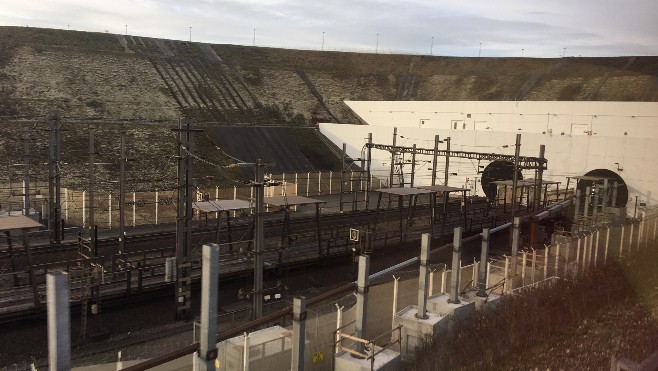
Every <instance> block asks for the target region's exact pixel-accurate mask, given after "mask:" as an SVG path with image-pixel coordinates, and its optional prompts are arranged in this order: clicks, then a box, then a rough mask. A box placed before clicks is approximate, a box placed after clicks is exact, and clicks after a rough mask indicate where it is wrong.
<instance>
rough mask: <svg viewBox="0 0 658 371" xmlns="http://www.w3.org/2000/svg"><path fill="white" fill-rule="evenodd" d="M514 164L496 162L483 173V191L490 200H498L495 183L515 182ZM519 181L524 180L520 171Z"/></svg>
mask: <svg viewBox="0 0 658 371" xmlns="http://www.w3.org/2000/svg"><path fill="white" fill-rule="evenodd" d="M513 178H514V163H512V162H508V161H494V162H492V163H490V164H489V165H487V167H485V168H484V171H482V179H481V184H482V191H484V194H485V195H486V196H487V198H489V199H494V198H496V185H495V184H494V183H493V182H494V181H497V180H513ZM518 179H519V180H520V179H523V174H521V171H520V170H519V171H518Z"/></svg>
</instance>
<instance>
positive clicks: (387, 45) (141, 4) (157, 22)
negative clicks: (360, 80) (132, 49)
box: [0, 0, 658, 57]
mask: <svg viewBox="0 0 658 371" xmlns="http://www.w3.org/2000/svg"><path fill="white" fill-rule="evenodd" d="M657 15H658V1H657V0H506V1H496V0H434V1H431V0H412V1H395V0H362V1H353V2H350V1H344V0H317V1H314V0H306V1H301V0H157V1H156V0H130V1H129V0H111V1H110V0H2V1H0V25H15V26H34V27H48V28H60V29H67V28H68V27H70V29H75V30H82V31H98V32H106V31H107V32H110V33H121V34H123V33H125V31H126V25H127V28H128V34H131V35H140V36H148V37H158V38H166V39H178V40H188V39H189V37H190V27H192V29H191V34H192V40H193V41H201V42H208V43H215V44H242V45H252V44H253V43H254V29H255V44H256V45H257V46H274V47H286V48H300V49H301V48H303V49H318V50H319V49H321V48H323V33H324V49H325V50H345V51H369V52H375V51H376V50H377V51H378V52H380V53H394V52H403V53H414V54H430V52H431V53H432V54H433V55H450V56H478V54H479V53H481V56H483V57H505V56H521V54H522V53H523V54H524V55H525V56H526V57H558V56H561V55H562V53H563V52H564V51H565V50H564V48H566V55H567V56H578V55H582V56H618V55H658V20H657V19H656V16H657ZM378 34H379V36H378ZM432 38H433V40H432ZM480 43H481V49H480ZM522 49H524V50H523V51H522Z"/></svg>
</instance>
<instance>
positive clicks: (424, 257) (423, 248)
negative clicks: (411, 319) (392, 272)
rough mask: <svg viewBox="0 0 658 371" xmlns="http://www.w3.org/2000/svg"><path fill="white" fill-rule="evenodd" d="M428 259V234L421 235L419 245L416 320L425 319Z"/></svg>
mask: <svg viewBox="0 0 658 371" xmlns="http://www.w3.org/2000/svg"><path fill="white" fill-rule="evenodd" d="M429 258H430V234H429V233H423V235H422V236H421V243H420V274H419V276H418V311H417V312H416V318H420V319H427V318H428V316H427V276H428V273H429V270H428V269H427V261H428V260H429Z"/></svg>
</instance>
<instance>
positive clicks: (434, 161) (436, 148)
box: [432, 38, 439, 186]
mask: <svg viewBox="0 0 658 371" xmlns="http://www.w3.org/2000/svg"><path fill="white" fill-rule="evenodd" d="M432 40H434V38H432ZM438 154H439V135H438V134H437V135H435V136H434V156H433V158H432V185H433V186H434V185H436V165H437V162H438Z"/></svg>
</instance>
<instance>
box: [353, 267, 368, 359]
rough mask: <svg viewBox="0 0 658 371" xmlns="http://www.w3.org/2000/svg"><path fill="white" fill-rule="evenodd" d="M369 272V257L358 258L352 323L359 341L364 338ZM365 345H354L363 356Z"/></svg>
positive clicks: (358, 343) (359, 343)
mask: <svg viewBox="0 0 658 371" xmlns="http://www.w3.org/2000/svg"><path fill="white" fill-rule="evenodd" d="M369 271H370V256H369V255H360V256H359V276H358V279H357V281H356V286H357V289H356V321H355V323H354V336H355V337H357V338H359V339H365V337H366V313H367V311H368V276H369V274H370V273H369ZM364 349H365V344H363V343H361V342H357V343H356V349H355V350H356V351H357V352H359V353H361V354H363V353H364Z"/></svg>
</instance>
